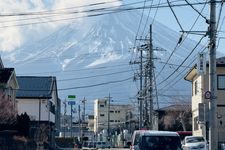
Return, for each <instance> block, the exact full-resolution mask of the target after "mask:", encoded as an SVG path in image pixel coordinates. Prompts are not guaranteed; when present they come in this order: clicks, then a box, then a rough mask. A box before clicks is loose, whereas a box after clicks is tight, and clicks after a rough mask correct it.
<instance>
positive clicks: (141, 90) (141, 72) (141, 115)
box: [139, 49, 143, 129]
mask: <svg viewBox="0 0 225 150" xmlns="http://www.w3.org/2000/svg"><path fill="white" fill-rule="evenodd" d="M142 55H143V51H142V49H141V58H140V59H141V63H140V95H139V96H140V97H139V104H140V106H139V107H140V117H139V129H141V128H142V123H143V93H142V92H143V89H142V76H143V70H142V68H143V67H142V65H143V64H142V63H143V61H142V58H143V56H142Z"/></svg>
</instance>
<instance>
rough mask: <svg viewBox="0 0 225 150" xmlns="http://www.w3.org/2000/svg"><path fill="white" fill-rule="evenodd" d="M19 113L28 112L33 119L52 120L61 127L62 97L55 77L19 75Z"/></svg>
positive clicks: (17, 98) (57, 126)
mask: <svg viewBox="0 0 225 150" xmlns="http://www.w3.org/2000/svg"><path fill="white" fill-rule="evenodd" d="M17 80H18V83H19V86H20V88H19V90H18V92H17V93H16V100H17V106H18V114H21V113H24V112H26V113H27V114H28V115H29V117H30V119H31V121H39V122H40V121H46V122H51V123H53V124H54V126H55V130H56V131H57V130H59V128H60V99H59V98H58V92H57V84H56V78H55V77H51V76H50V77H37V76H17Z"/></svg>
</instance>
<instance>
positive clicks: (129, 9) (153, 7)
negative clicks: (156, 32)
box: [0, 2, 204, 28]
mask: <svg viewBox="0 0 225 150" xmlns="http://www.w3.org/2000/svg"><path fill="white" fill-rule="evenodd" d="M202 4H204V3H201V2H197V3H192V5H202ZM187 5H188V4H173V5H171V3H170V7H183V6H187ZM167 7H169V6H168V5H165V4H164V5H161V6H154V5H153V6H151V5H150V6H145V7H132V8H117V9H114V10H107V11H109V12H105V13H96V14H89V15H83V16H78V17H68V18H62V19H53V20H48V21H37V22H32V23H21V24H14V25H4V26H0V28H7V27H15V26H26V25H35V24H43V23H53V22H59V21H72V20H76V19H79V18H89V17H97V16H103V15H108V14H113V13H120V12H124V11H132V10H139V9H150V8H151V9H156V8H167Z"/></svg>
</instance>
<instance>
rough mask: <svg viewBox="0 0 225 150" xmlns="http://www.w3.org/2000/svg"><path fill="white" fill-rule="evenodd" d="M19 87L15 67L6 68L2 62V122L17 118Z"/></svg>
mask: <svg viewBox="0 0 225 150" xmlns="http://www.w3.org/2000/svg"><path fill="white" fill-rule="evenodd" d="M0 60H1V59H0ZM0 62H1V61H0ZM18 88H19V85H18V82H17V79H16V74H15V70H14V68H4V66H3V64H2V63H0V108H1V110H0V123H9V122H10V120H12V121H13V119H15V118H16V114H17V113H16V112H17V106H16V100H15V97H16V90H17V89H18ZM14 121H15V120H14Z"/></svg>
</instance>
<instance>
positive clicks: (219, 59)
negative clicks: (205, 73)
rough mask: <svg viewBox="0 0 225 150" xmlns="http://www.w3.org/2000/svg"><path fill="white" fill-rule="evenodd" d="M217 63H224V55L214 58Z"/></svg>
mask: <svg viewBox="0 0 225 150" xmlns="http://www.w3.org/2000/svg"><path fill="white" fill-rule="evenodd" d="M216 64H217V65H225V57H220V58H217V59H216Z"/></svg>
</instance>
